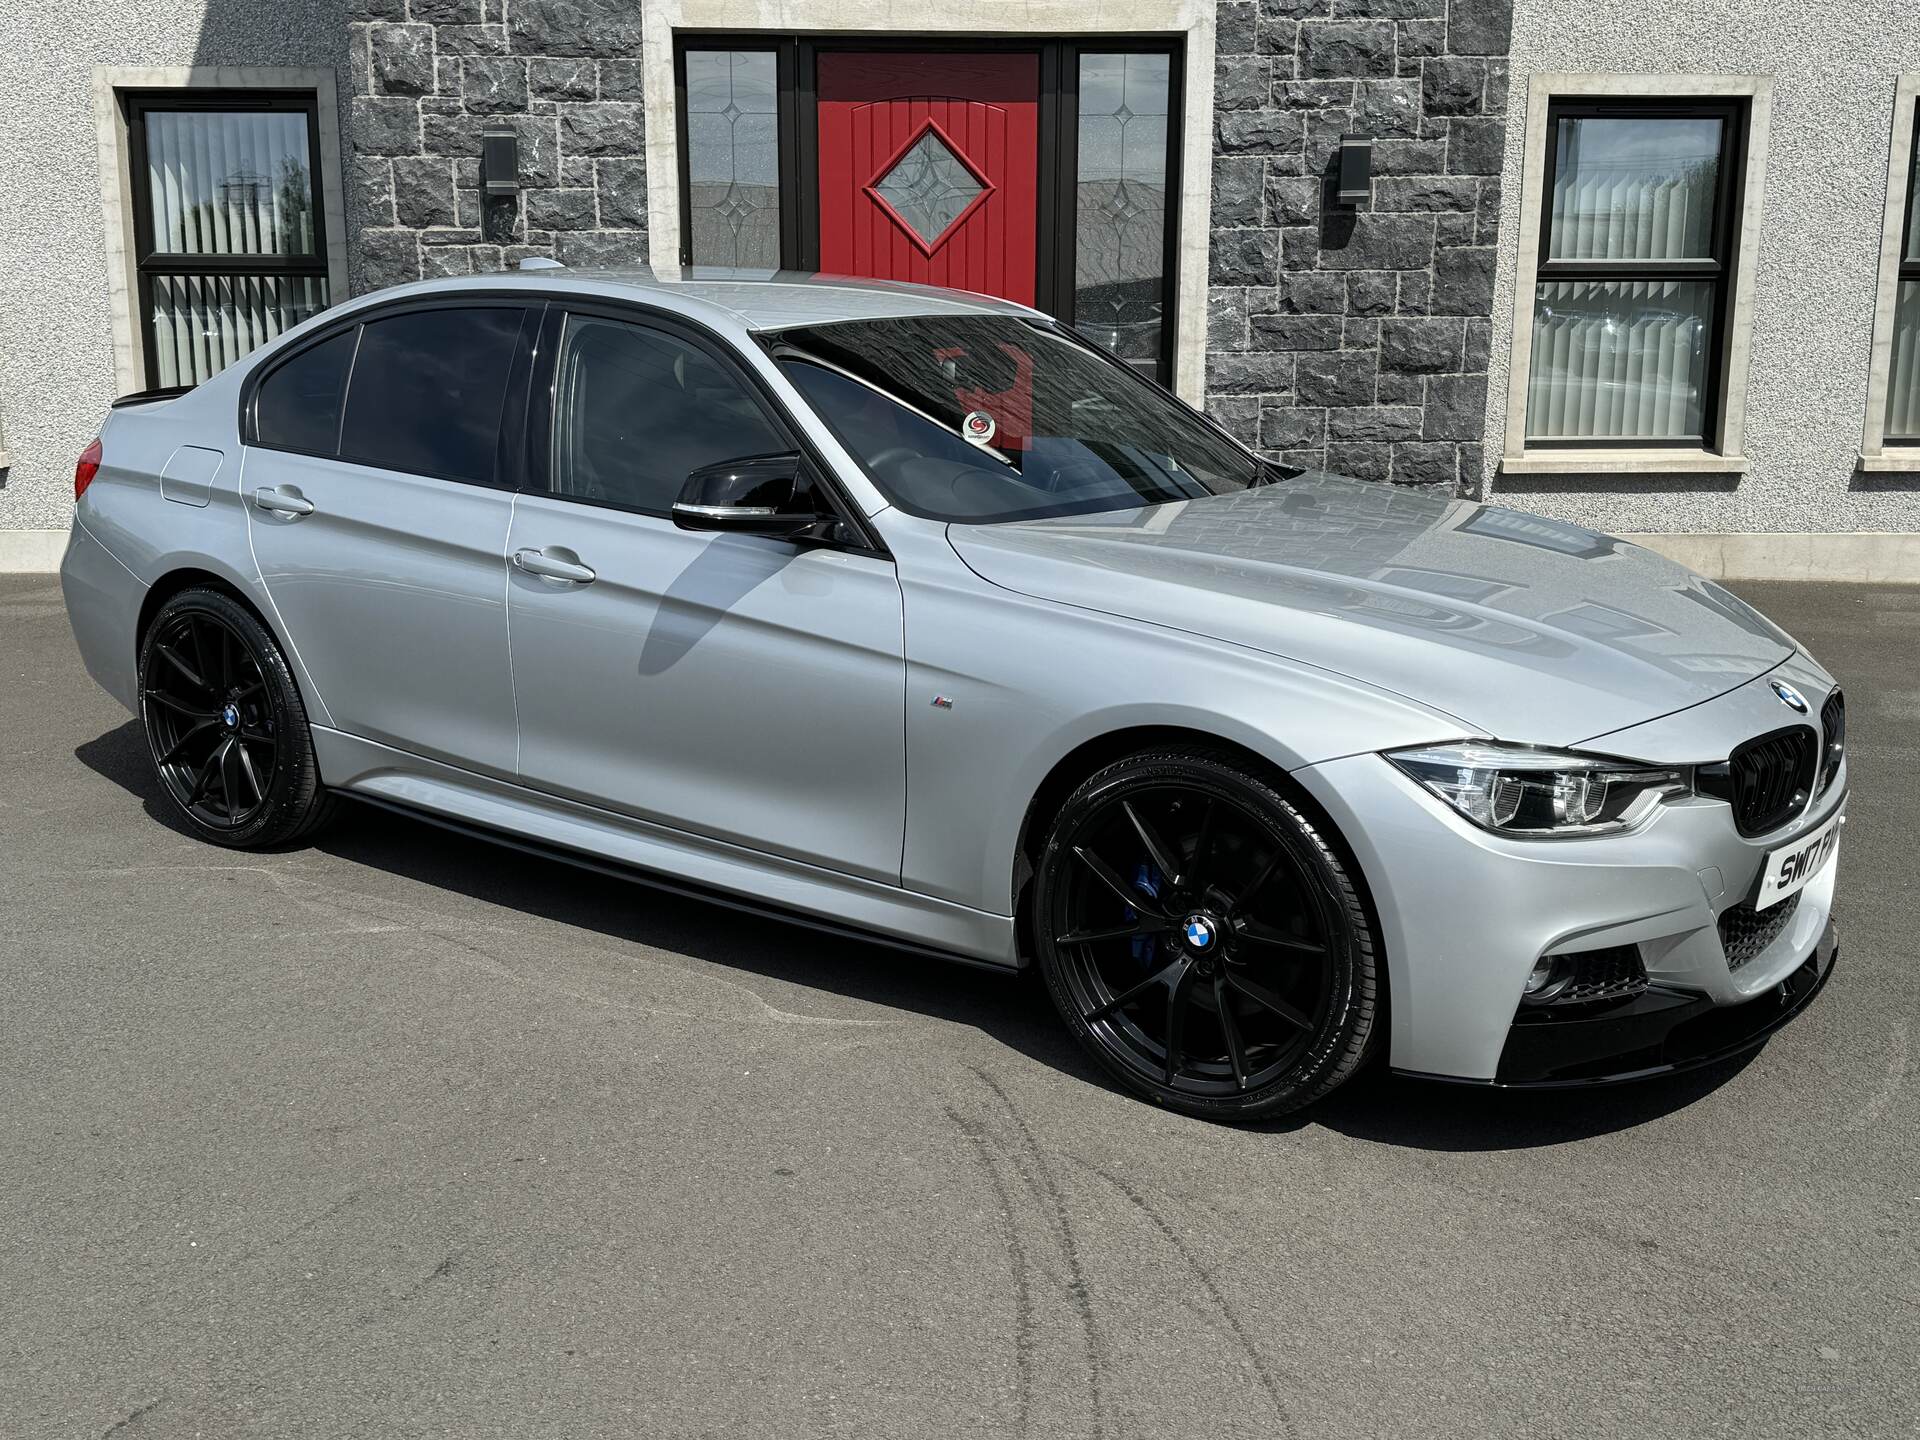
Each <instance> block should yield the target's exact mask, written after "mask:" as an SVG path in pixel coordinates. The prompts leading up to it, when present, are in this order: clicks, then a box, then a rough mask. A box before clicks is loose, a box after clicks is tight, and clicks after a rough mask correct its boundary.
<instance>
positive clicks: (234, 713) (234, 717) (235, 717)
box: [220, 700, 240, 730]
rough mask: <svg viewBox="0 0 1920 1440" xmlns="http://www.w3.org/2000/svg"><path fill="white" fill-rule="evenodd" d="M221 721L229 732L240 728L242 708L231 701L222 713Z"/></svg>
mask: <svg viewBox="0 0 1920 1440" xmlns="http://www.w3.org/2000/svg"><path fill="white" fill-rule="evenodd" d="M220 720H221V723H223V724H224V725H225V726H226V727H227V728H228V729H229V730H238V729H239V728H240V707H239V706H238V705H236V704H234V703H233V702H232V701H231V700H229V701H228V702H227V703H226V705H225V707H224V708H222V710H221V711H220Z"/></svg>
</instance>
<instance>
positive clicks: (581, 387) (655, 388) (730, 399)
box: [551, 315, 792, 515]
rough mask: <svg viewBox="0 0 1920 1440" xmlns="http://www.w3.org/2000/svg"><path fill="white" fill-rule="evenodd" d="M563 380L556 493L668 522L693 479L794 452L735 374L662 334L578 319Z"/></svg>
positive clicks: (556, 416)
mask: <svg viewBox="0 0 1920 1440" xmlns="http://www.w3.org/2000/svg"><path fill="white" fill-rule="evenodd" d="M555 379H556V384H555V386H554V406H553V467H552V482H551V483H552V488H553V492H554V493H555V494H556V495H566V496H570V497H572V498H575V499H579V500H593V501H598V502H600V503H602V504H607V505H621V506H625V507H627V508H629V509H634V510H648V511H653V512H656V513H658V514H662V515H664V514H666V513H667V511H668V510H669V509H671V508H672V506H673V502H674V500H675V499H677V498H678V497H679V494H680V488H681V486H683V485H684V484H686V480H687V475H688V473H689V472H690V471H693V470H697V469H698V468H699V467H700V466H702V465H712V464H717V463H718V462H720V461H722V460H737V459H739V458H741V457H742V456H746V455H767V454H772V453H774V452H777V451H781V450H787V449H791V448H792V447H791V446H790V445H789V444H788V443H787V442H786V441H785V440H783V439H782V438H781V436H780V433H779V432H778V431H777V430H775V429H774V427H773V424H772V422H770V421H769V420H768V418H767V416H766V413H765V412H764V411H763V410H761V408H760V406H759V405H758V404H757V403H756V402H755V401H754V398H753V396H752V395H750V394H749V393H748V392H747V390H746V388H745V386H744V385H742V383H741V382H740V380H739V379H737V378H736V377H735V376H734V375H733V374H732V372H730V371H729V370H727V369H726V368H724V367H723V366H722V365H721V364H720V363H719V362H718V361H716V360H715V359H714V358H713V357H712V356H710V355H708V354H707V352H706V351H704V350H701V349H700V348H699V347H697V346H694V345H690V344H688V343H686V342H685V341H682V340H678V339H676V338H674V337H673V336H672V335H668V334H666V333H664V332H662V331H659V330H649V329H646V328H644V327H642V326H639V325H628V324H623V323H621V322H620V321H617V320H601V319H598V318H596V317H594V316H590V315H569V316H568V317H567V326H566V335H565V338H564V340H563V341H562V343H561V346H560V361H559V368H558V371H557V372H556V377H555Z"/></svg>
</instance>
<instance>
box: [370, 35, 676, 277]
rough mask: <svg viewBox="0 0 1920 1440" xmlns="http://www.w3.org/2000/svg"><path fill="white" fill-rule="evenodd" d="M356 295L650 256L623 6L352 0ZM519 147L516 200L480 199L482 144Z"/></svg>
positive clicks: (641, 139)
mask: <svg viewBox="0 0 1920 1440" xmlns="http://www.w3.org/2000/svg"><path fill="white" fill-rule="evenodd" d="M350 13H351V17H352V18H351V22H350V25H349V31H350V41H351V58H350V62H349V64H350V69H351V72H352V73H351V76H350V80H349V87H350V90H351V93H352V95H353V100H352V135H353V152H354V155H353V159H352V160H351V161H349V163H348V177H347V178H348V190H349V192H350V194H349V201H348V205H349V217H348V218H349V224H350V227H351V229H352V232H353V235H354V241H355V243H354V247H353V248H354V288H355V290H356V291H362V290H371V289H375V288H378V287H379V286H382V285H392V284H395V283H397V282H399V281H402V280H413V279H418V278H420V277H421V276H423V275H428V276H431V275H465V274H468V273H471V272H473V271H484V270H497V269H499V268H501V267H502V266H503V265H511V264H513V263H515V262H516V261H518V260H519V259H521V258H523V257H524V256H527V255H554V256H557V257H558V258H559V259H560V260H562V261H565V262H566V263H567V264H570V265H596V264H633V263H644V262H645V260H646V258H647V235H646V231H647V185H646V163H645V161H644V159H643V158H642V152H643V151H644V149H645V143H646V135H645V122H644V120H643V118H642V106H641V104H640V6H639V5H638V4H637V3H635V0H350ZM497 124H505V125H508V126H511V127H512V128H513V129H514V130H515V131H516V132H517V133H518V135H519V138H520V183H521V185H522V187H523V188H522V190H521V193H520V195H519V197H518V198H517V199H516V200H515V201H513V202H510V203H501V202H492V203H487V202H484V201H483V198H482V195H481V192H480V159H479V157H480V141H481V134H482V132H483V131H484V130H486V129H487V128H488V127H489V126H491V125H497Z"/></svg>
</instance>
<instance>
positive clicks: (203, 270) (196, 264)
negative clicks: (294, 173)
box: [118, 86, 346, 384]
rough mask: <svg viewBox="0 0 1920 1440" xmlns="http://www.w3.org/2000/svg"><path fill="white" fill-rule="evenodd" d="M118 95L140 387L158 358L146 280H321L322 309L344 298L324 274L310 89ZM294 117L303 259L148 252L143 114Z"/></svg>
mask: <svg viewBox="0 0 1920 1440" xmlns="http://www.w3.org/2000/svg"><path fill="white" fill-rule="evenodd" d="M118 93H119V99H120V104H121V107H122V113H123V115H124V116H125V119H126V125H127V164H128V175H127V191H128V194H129V195H130V196H131V198H132V201H133V244H134V273H135V276H136V281H135V288H136V291H137V295H138V304H139V313H138V315H137V317H136V321H135V323H136V325H137V327H138V329H139V333H140V354H141V364H142V365H143V367H144V369H145V373H146V376H147V381H148V383H149V384H151V383H152V382H153V379H154V377H155V376H156V375H157V374H158V373H159V366H160V355H159V349H158V346H157V344H156V342H155V337H154V331H153V282H154V280H155V279H156V278H157V277H163V276H164V277H172V276H205V275H212V276H229V275H230V276H242V277H258V278H267V279H276V278H288V279H312V278H318V279H321V280H325V281H326V282H327V304H328V305H329V306H333V305H337V304H338V303H339V302H340V301H341V300H343V299H344V298H346V297H344V296H341V295H336V294H334V293H333V283H332V280H333V277H332V275H331V273H330V272H329V270H328V253H327V208H326V188H327V187H326V174H325V172H324V171H323V170H322V168H321V156H320V101H319V95H318V93H317V92H316V91H313V90H298V89H294V90H228V89H220V90H216V89H208V88H202V87H199V86H193V87H183V88H175V89H129V90H121V91H119V92H118ZM194 110H208V111H233V110H260V111H270V110H279V111H297V112H299V113H300V114H303V115H305V116H306V118H307V173H308V174H309V175H310V176H311V177H312V184H313V244H314V250H313V254H311V255H182V254H175V253H172V252H167V251H161V250H159V249H157V248H156V245H155V241H154V233H153V187H152V184H151V177H150V175H149V172H148V169H147V116H148V115H150V114H152V113H153V112H155V111H164V112H169V113H172V112H179V111H194Z"/></svg>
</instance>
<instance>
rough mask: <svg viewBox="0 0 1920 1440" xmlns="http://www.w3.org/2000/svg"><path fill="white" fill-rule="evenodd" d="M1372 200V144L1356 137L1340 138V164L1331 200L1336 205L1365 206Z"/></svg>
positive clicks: (1344, 136) (1343, 136) (1345, 136)
mask: <svg viewBox="0 0 1920 1440" xmlns="http://www.w3.org/2000/svg"><path fill="white" fill-rule="evenodd" d="M1372 198H1373V142H1372V141H1371V140H1367V139H1363V138H1362V137H1361V136H1358V135H1342V136H1341V137H1340V163H1339V168H1338V171H1337V173H1336V176H1335V182H1334V191H1333V199H1334V203H1335V204H1337V205H1352V206H1356V207H1357V206H1361V205H1365V204H1366V203H1367V202H1368V201H1369V200H1371V199H1372Z"/></svg>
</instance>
